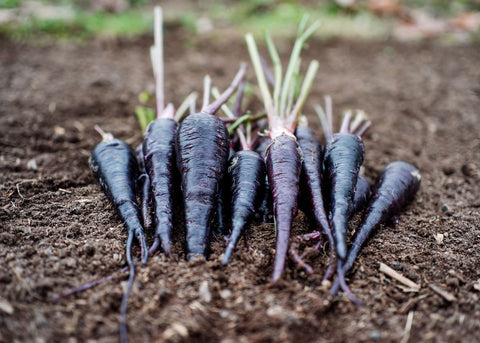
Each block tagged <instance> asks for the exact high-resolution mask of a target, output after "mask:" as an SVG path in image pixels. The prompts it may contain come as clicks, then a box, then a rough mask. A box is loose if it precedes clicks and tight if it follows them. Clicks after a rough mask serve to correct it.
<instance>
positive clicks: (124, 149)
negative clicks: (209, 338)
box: [89, 126, 148, 342]
mask: <svg viewBox="0 0 480 343" xmlns="http://www.w3.org/2000/svg"><path fill="white" fill-rule="evenodd" d="M95 129H96V130H97V131H98V132H99V133H100V134H101V135H102V137H103V140H102V142H100V143H99V144H97V145H96V146H95V148H94V149H93V151H92V153H91V155H90V158H89V164H90V168H91V169H92V171H93V174H94V175H95V177H96V178H97V179H98V181H99V183H100V186H101V187H102V189H103V191H104V192H105V194H106V195H107V197H108V198H109V200H110V201H111V202H112V204H113V206H114V208H115V210H116V212H117V214H118V216H119V217H120V219H121V220H122V222H123V225H124V226H125V227H126V229H127V232H128V236H127V246H126V258H127V264H128V267H129V271H130V274H129V277H128V283H127V290H126V292H125V293H124V295H123V297H122V303H121V306H120V340H121V342H126V341H127V324H126V316H127V302H128V298H129V295H130V292H131V290H132V286H133V281H134V278H135V263H134V262H133V259H132V243H133V238H134V237H136V238H137V240H138V241H139V242H140V247H141V261H142V264H146V263H147V260H148V249H147V243H146V239H145V234H144V231H143V227H142V223H141V219H140V211H139V209H138V205H137V199H136V181H137V178H138V174H139V169H138V161H137V157H136V155H135V152H134V151H133V149H132V148H131V147H130V146H129V145H128V144H127V143H125V142H124V141H122V140H120V139H117V138H114V137H113V135H112V134H110V133H105V132H104V131H103V130H102V129H101V128H100V127H98V126H96V127H95Z"/></svg>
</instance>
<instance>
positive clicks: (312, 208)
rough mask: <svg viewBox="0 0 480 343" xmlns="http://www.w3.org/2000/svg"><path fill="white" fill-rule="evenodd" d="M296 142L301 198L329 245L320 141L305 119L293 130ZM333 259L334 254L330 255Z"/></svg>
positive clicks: (331, 240) (330, 237)
mask: <svg viewBox="0 0 480 343" xmlns="http://www.w3.org/2000/svg"><path fill="white" fill-rule="evenodd" d="M295 136H296V137H297V140H298V144H299V145H300V148H301V149H302V153H303V164H302V175H301V183H300V184H301V192H302V198H304V199H306V204H305V207H306V213H307V215H308V216H309V217H310V218H311V219H312V222H313V223H314V224H315V227H316V228H318V229H319V231H320V230H321V231H323V233H324V234H325V235H326V236H327V239H328V242H329V244H330V246H331V247H333V246H334V239H333V234H332V230H331V228H330V224H329V222H328V217H327V212H326V211H325V205H324V203H323V191H322V171H323V166H322V162H323V151H322V146H321V145H320V142H319V141H318V140H317V139H316V138H315V135H314V134H313V131H312V130H311V129H310V128H309V127H308V124H307V123H306V119H305V120H304V121H299V125H298V126H297V130H296V131H295ZM331 259H332V260H333V259H334V256H333V255H332V256H331Z"/></svg>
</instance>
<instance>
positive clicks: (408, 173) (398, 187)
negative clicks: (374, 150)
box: [331, 161, 421, 294]
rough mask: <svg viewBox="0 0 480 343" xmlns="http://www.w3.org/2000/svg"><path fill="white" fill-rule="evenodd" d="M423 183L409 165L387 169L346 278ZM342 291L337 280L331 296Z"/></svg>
mask: <svg viewBox="0 0 480 343" xmlns="http://www.w3.org/2000/svg"><path fill="white" fill-rule="evenodd" d="M420 179H421V177H420V173H419V171H418V170H417V169H416V168H415V167H414V166H412V165H411V164H409V163H406V162H402V161H395V162H392V163H390V164H388V165H387V166H386V167H385V169H384V170H383V172H382V173H381V174H380V176H379V177H378V180H377V182H376V184H375V186H374V191H373V196H372V198H371V199H370V201H369V204H368V206H367V210H366V213H365V215H364V217H363V220H362V223H361V225H360V227H359V229H358V230H357V234H356V235H355V238H354V241H353V244H352V246H351V247H350V250H349V252H348V256H347V258H346V260H345V262H344V263H343V265H342V271H343V274H346V273H347V272H348V271H349V270H350V269H351V268H352V266H353V264H354V262H355V260H356V258H357V256H358V254H359V252H360V250H361V249H362V247H363V245H364V244H365V242H366V241H367V240H368V238H369V237H370V236H371V235H372V234H373V233H374V232H375V230H377V229H378V228H379V227H380V225H382V224H386V223H388V222H392V221H393V222H395V221H396V220H397V218H398V215H399V213H400V211H401V210H402V208H403V207H404V206H405V205H406V204H407V203H408V202H410V201H412V200H413V198H414V197H415V195H416V193H417V191H418V189H419V187H420ZM338 287H339V285H338V280H337V281H336V282H335V283H334V284H333V286H332V289H331V293H332V294H336V293H337V292H338Z"/></svg>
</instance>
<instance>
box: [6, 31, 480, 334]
mask: <svg viewBox="0 0 480 343" xmlns="http://www.w3.org/2000/svg"><path fill="white" fill-rule="evenodd" d="M166 41H167V50H166V51H167V53H166V61H165V63H166V80H167V89H166V93H167V97H168V98H169V99H171V100H172V101H173V102H174V103H175V104H177V105H178V104H179V103H180V102H181V100H182V98H183V97H184V96H185V95H186V94H188V93H189V92H190V91H192V90H197V91H201V88H202V78H203V76H204V75H205V74H206V73H209V74H210V75H211V76H212V78H213V81H214V83H215V84H216V85H218V86H219V87H220V88H224V87H225V86H226V85H227V84H228V82H229V80H230V79H231V78H232V77H233V75H234V73H235V71H236V69H237V67H238V63H239V62H240V61H241V60H244V61H247V60H248V56H247V52H246V49H245V46H244V43H243V41H242V40H240V39H230V38H228V37H227V38H225V37H224V38H218V37H217V38H216V39H211V40H209V39H202V40H201V41H199V42H198V43H197V44H196V45H195V46H194V47H193V48H192V46H188V47H185V46H184V45H183V44H182V43H183V40H182V37H181V36H179V35H171V36H169V35H168V34H167V36H166ZM150 44H151V38H150V37H148V38H140V39H135V40H126V41H115V42H111V41H104V42H100V41H95V42H89V43H85V44H83V45H80V46H71V45H60V44H59V45H51V46H46V47H45V46H43V47H32V46H23V45H21V44H17V43H11V42H8V41H6V40H2V39H0V46H1V47H2V48H1V49H0V147H1V150H0V194H1V196H0V225H1V226H0V227H1V229H0V260H1V261H2V263H0V341H3V342H14V341H19V342H20V341H21V342H77V341H78V342H85V341H89V342H94V341H98V342H116V341H118V340H119V311H120V301H121V297H122V294H123V289H124V287H125V283H126V279H127V274H119V275H117V276H115V277H114V278H113V279H112V280H110V281H108V282H106V283H104V284H102V285H100V286H97V287H95V288H93V289H91V290H88V291H86V292H82V293H78V294H76V295H73V296H70V297H66V298H63V299H61V300H59V301H58V302H52V301H51V298H52V296H54V295H56V294H58V293H60V292H61V291H63V290H65V289H67V288H70V287H74V286H77V285H80V284H83V283H86V282H89V281H92V280H95V279H98V278H101V277H104V276H107V275H110V274H112V273H115V272H117V271H119V270H120V269H121V268H122V267H123V266H124V265H125V255H124V247H125V239H126V233H125V231H124V229H123V227H122V225H121V223H120V222H119V220H118V218H117V217H116V215H115V214H114V212H113V209H112V207H111V205H110V204H109V202H108V200H107V199H106V197H105V196H104V194H103V193H102V191H101V189H100V188H99V186H98V185H97V184H96V182H95V179H94V177H93V175H92V173H91V171H90V169H89V167H88V163H87V160H88V156H89V154H90V151H91V150H92V148H93V147H94V146H95V144H97V143H98V142H99V141H100V137H99V135H98V134H97V133H96V132H95V131H94V130H93V129H92V127H93V125H94V124H99V125H100V126H102V127H103V129H105V130H106V131H110V132H112V133H113V134H115V135H116V136H117V137H119V138H122V139H125V140H126V141H127V142H129V143H131V144H132V145H133V146H136V145H137V144H138V143H140V141H141V132H140V129H139V128H138V125H137V123H136V119H135V116H134V114H133V113H134V108H135V106H136V105H138V100H137V95H138V94H139V93H140V92H141V91H142V90H145V89H151V88H152V87H153V80H152V72H151V67H150V64H149V60H148V58H149V53H148V49H149V45H150ZM285 47H288V45H286V46H285ZM284 57H287V51H285V50H284ZM311 58H317V59H318V60H319V61H320V73H319V76H318V77H317V81H316V83H315V87H314V89H313V92H312V94H311V97H310V99H309V102H308V106H307V110H306V112H308V113H310V116H311V123H312V125H313V126H314V127H315V128H316V130H317V131H318V133H319V137H321V134H320V129H319V125H318V121H317V120H316V119H315V117H314V116H313V114H312V113H313V111H312V107H313V105H314V104H315V103H320V102H322V99H323V96H324V95H325V94H330V95H332V97H333V100H334V110H335V112H336V113H337V114H339V113H340V110H343V109H346V108H363V109H364V110H366V112H367V113H368V114H369V116H370V118H371V120H372V123H373V126H372V129H371V131H370V133H369V134H368V135H367V137H366V138H365V147H366V160H365V168H366V174H367V176H369V177H371V178H372V180H373V179H374V178H375V177H376V175H378V173H379V171H380V170H381V169H382V168H383V166H385V164H386V163H388V162H391V161H394V160H398V159H400V160H405V161H408V162H410V163H413V164H414V165H416V166H417V167H418V168H419V169H420V171H421V173H422V177H423V179H422V185H421V189H420V192H419V194H418V196H417V198H416V200H415V202H414V203H413V204H411V205H410V206H409V207H408V208H407V209H406V210H405V211H404V212H403V213H402V215H401V217H400V220H399V222H398V224H397V225H396V226H395V227H393V226H388V227H384V228H382V229H381V230H380V232H378V234H377V235H376V236H375V237H374V238H373V239H372V240H371V241H370V243H369V244H368V245H367V246H366V248H365V249H364V250H363V252H362V254H361V256H360V258H359V260H358V263H357V265H356V268H355V270H354V272H353V273H351V274H350V275H349V283H350V285H351V287H352V290H353V291H354V293H355V294H356V295H357V296H358V297H359V298H360V299H361V300H362V301H363V302H364V304H365V306H363V307H361V308H359V307H356V306H355V305H354V304H352V303H351V302H349V301H348V300H347V299H346V298H345V297H344V296H342V295H340V296H338V297H335V298H331V297H330V296H329V295H328V287H326V286H322V285H321V284H320V278H321V276H322V274H323V272H324V271H325V265H326V263H327V260H328V255H327V254H326V253H325V252H321V253H319V254H317V255H314V254H313V255H311V256H310V257H308V259H307V260H308V262H309V263H311V265H312V266H313V268H314V270H315V274H314V275H311V276H309V275H307V274H306V273H305V272H304V271H303V270H302V269H300V268H297V266H296V264H295V263H294V262H292V261H289V263H288V266H287V270H286V272H285V275H284V280H282V281H281V282H280V283H279V284H277V285H274V286H273V285H271V284H270V282H269V280H270V276H271V272H272V259H273V254H274V229H273V225H272V224H262V225H259V226H254V227H252V228H251V232H250V235H249V243H250V247H251V251H250V252H248V251H247V250H246V248H245V245H244V244H243V243H241V245H240V248H239V250H238V251H237V252H236V254H235V255H234V258H233V260H232V262H231V264H230V265H229V266H228V267H222V266H221V265H220V263H219V257H220V255H221V254H222V252H223V246H222V244H223V243H222V241H221V240H218V241H214V242H213V244H212V251H213V252H212V256H211V257H210V259H209V261H208V262H195V263H187V262H185V261H184V253H183V243H182V234H181V230H180V231H179V233H177V234H176V236H175V245H174V251H175V254H174V260H166V259H165V258H164V257H163V256H162V255H161V254H157V255H155V256H152V257H151V259H150V261H149V263H148V265H147V266H145V267H139V268H138V275H137V278H136V281H135V286H134V290H133V294H132V296H131V298H130V301H129V308H128V324H129V338H130V340H131V341H133V342H154V341H158V342H161V341H171V342H207V341H218V342H220V341H221V342H224V343H227V342H293V341H296V342H333V341H335V342H362V341H375V340H376V341H382V342H383V341H386V342H390V341H391V342H399V341H400V340H401V339H402V338H404V336H405V333H406V331H405V325H406V322H407V316H408V313H409V312H410V311H413V312H412V313H413V325H412V327H411V332H410V342H418V341H427V342H472V341H478V339H479V336H478V333H479V332H480V305H479V296H480V294H479V291H478V289H479V288H480V287H479V283H478V280H479V279H480V271H479V269H478V265H479V263H480V249H479V248H478V247H479V243H480V221H479V214H478V208H479V206H480V136H479V134H480V123H479V120H480V113H479V109H480V64H479V61H480V48H479V47H478V46H450V47H445V46H438V45H435V44H433V43H422V44H399V43H394V42H387V43H383V42H358V41H357V42H354V41H343V40H333V41H326V42H325V41H313V42H311V43H310V45H309V48H308V50H307V51H306V53H305V58H304V60H305V61H307V60H309V59H311ZM249 77H250V78H251V79H252V80H254V79H253V77H252V74H251V70H250V74H249ZM357 222H358V218H357V219H356V222H355V223H357ZM308 230H309V228H308V225H307V222H306V220H305V219H304V217H303V215H302V214H300V215H299V217H298V219H297V220H296V222H295V227H294V231H293V235H297V234H299V233H304V232H307V231H308ZM438 234H442V235H443V241H441V237H440V236H437V235H438ZM149 241H150V242H151V239H150V240H149ZM134 254H135V256H138V255H139V250H138V248H137V247H136V248H135V251H134ZM380 263H385V264H387V265H389V266H390V267H393V268H395V269H396V270H397V271H398V272H400V273H402V274H403V275H404V276H406V277H408V278H410V279H411V280H413V281H414V282H416V283H418V284H421V286H422V287H421V289H420V291H418V292H412V291H409V290H408V289H406V288H405V287H403V285H402V284H400V283H399V282H398V281H396V280H393V279H391V278H390V277H387V276H385V275H384V274H382V273H380V272H379V265H380ZM202 283H206V284H207V285H208V287H207V289H208V291H205V287H204V286H202V287H201V285H202ZM432 285H433V286H437V287H438V288H439V289H441V290H443V291H445V292H448V293H450V294H451V295H453V297H454V299H455V300H453V301H447V300H446V299H445V297H442V296H441V295H439V294H438V292H434V291H433V290H432V289H431V286H432ZM208 295H210V296H211V299H208V298H209V297H208ZM209 300H210V301H209ZM9 305H10V306H11V307H13V311H12V308H10V307H9ZM407 334H408V333H407ZM405 338H407V337H406V336H405Z"/></svg>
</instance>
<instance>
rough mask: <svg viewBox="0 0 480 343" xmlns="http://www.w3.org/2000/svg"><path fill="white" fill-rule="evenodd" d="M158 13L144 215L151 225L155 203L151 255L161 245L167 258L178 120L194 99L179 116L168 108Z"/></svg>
mask: <svg viewBox="0 0 480 343" xmlns="http://www.w3.org/2000/svg"><path fill="white" fill-rule="evenodd" d="M154 13H155V20H154V39H155V45H154V46H153V47H152V48H151V59H152V66H153V71H154V76H155V97H156V107H155V108H156V118H155V120H154V121H152V122H151V123H150V124H149V125H148V127H147V128H146V130H145V133H144V137H143V144H142V153H143V158H144V165H145V169H146V174H147V176H146V177H144V179H145V181H144V187H143V192H142V193H143V196H142V212H143V213H144V218H145V219H144V221H145V222H146V223H150V221H149V218H150V217H149V216H148V203H149V202H150V201H151V203H152V207H153V212H154V221H155V234H154V241H153V244H152V246H151V247H150V251H149V252H150V254H153V253H154V252H155V251H156V250H157V249H158V248H159V246H161V247H162V250H163V252H164V253H165V255H167V256H169V255H170V248H171V235H172V230H173V210H174V197H175V184H176V182H175V179H176V176H177V170H176V156H175V150H176V149H175V137H176V133H177V126H178V124H177V121H179V120H180V119H181V116H182V115H183V111H182V107H185V109H186V107H187V101H188V100H189V98H191V96H189V97H187V99H186V102H184V103H183V104H182V105H181V106H180V107H179V109H178V111H177V113H175V109H174V106H173V104H171V103H169V104H168V105H167V106H165V94H164V89H165V87H164V73H163V70H164V67H163V64H164V63H163V31H162V29H163V28H162V11H161V8H160V7H156V8H155V12H154Z"/></svg>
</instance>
